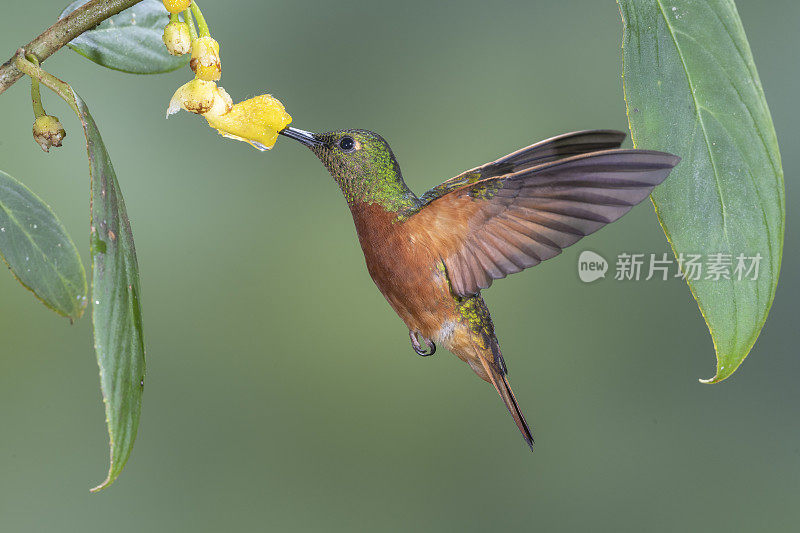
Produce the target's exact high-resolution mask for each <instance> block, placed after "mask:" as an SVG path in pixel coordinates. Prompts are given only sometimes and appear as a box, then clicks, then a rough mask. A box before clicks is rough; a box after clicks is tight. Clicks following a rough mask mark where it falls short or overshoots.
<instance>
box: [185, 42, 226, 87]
mask: <svg viewBox="0 0 800 533" xmlns="http://www.w3.org/2000/svg"><path fill="white" fill-rule="evenodd" d="M189 66H190V67H191V68H192V70H193V71H194V73H195V75H196V76H197V78H198V79H200V80H205V81H217V80H218V79H219V78H220V77H221V76H222V64H221V63H220V60H219V43H218V42H217V41H215V40H214V39H213V38H211V37H208V36H206V37H200V38H199V39H195V40H194V42H193V43H192V59H191V61H189Z"/></svg>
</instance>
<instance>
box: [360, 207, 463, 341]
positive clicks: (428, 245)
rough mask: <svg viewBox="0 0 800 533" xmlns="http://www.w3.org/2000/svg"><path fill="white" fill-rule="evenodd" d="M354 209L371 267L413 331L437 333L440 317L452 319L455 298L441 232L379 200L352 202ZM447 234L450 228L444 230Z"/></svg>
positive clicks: (441, 318)
mask: <svg viewBox="0 0 800 533" xmlns="http://www.w3.org/2000/svg"><path fill="white" fill-rule="evenodd" d="M350 208H351V211H352V213H353V221H354V222H355V226H356V231H357V232H358V238H359V241H360V242H361V249H362V250H363V251H364V258H365V260H366V263H367V270H368V271H369V274H370V276H372V279H373V281H374V282H375V284H376V285H377V286H378V289H380V291H381V293H383V295H384V296H385V297H386V299H387V300H388V301H389V304H390V305H391V306H392V308H393V309H394V310H395V311H396V312H397V314H398V315H399V316H400V318H402V319H403V321H404V322H405V323H406V325H407V326H408V327H409V329H411V330H416V331H419V332H420V333H422V334H423V335H425V336H427V337H433V336H434V335H435V333H436V332H437V331H438V330H439V328H440V327H441V324H442V321H444V320H447V319H451V318H453V317H452V315H453V314H454V313H455V300H454V299H453V297H452V295H451V294H450V291H449V288H448V286H447V281H446V277H445V273H444V271H443V270H442V268H441V260H442V255H441V253H440V252H441V251H442V250H441V247H442V246H441V244H440V242H439V236H438V235H437V232H438V231H441V230H442V229H443V228H438V227H430V228H429V227H425V226H424V225H420V223H419V222H418V221H417V220H414V217H412V218H410V219H408V220H398V219H397V214H396V213H392V212H389V211H386V210H385V209H384V208H383V207H381V206H380V205H378V204H366V203H358V202H356V203H353V204H351V206H350ZM445 234H446V233H445Z"/></svg>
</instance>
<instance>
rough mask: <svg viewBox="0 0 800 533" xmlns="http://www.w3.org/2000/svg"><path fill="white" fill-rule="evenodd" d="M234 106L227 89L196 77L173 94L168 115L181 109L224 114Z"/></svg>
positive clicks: (201, 113)
mask: <svg viewBox="0 0 800 533" xmlns="http://www.w3.org/2000/svg"><path fill="white" fill-rule="evenodd" d="M232 106H233V101H232V100H231V97H230V96H229V95H228V93H227V92H225V89H223V88H222V87H217V84H216V83H214V82H213V81H203V80H198V79H194V80H192V81H190V82H189V83H185V84H183V85H181V86H180V87H179V88H178V90H177V91H175V94H173V95H172V99H171V100H170V101H169V107H167V117H169V116H170V115H172V114H173V113H177V112H178V111H179V110H180V109H185V110H186V111H189V112H190V113H197V114H198V115H205V114H206V113H213V114H214V115H222V114H225V113H227V112H228V111H230V109H231V107H232Z"/></svg>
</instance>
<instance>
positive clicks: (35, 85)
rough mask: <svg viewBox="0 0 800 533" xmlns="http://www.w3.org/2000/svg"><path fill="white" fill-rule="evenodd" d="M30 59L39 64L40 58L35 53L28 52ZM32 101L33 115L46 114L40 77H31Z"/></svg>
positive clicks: (37, 116)
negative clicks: (40, 89)
mask: <svg viewBox="0 0 800 533" xmlns="http://www.w3.org/2000/svg"><path fill="white" fill-rule="evenodd" d="M28 61H30V62H31V63H33V64H34V65H36V66H39V60H38V59H36V56H35V55H33V54H28ZM31 103H32V104H33V116H35V117H36V118H39V117H41V116H44V115H46V114H47V113H45V112H44V106H43V105H42V94H41V92H40V91H39V79H38V78H33V77H31Z"/></svg>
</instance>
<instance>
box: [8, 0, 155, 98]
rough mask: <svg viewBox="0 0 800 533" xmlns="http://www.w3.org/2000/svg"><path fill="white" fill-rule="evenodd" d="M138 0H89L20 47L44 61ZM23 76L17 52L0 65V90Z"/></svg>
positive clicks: (138, 0) (139, 0)
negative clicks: (18, 63)
mask: <svg viewBox="0 0 800 533" xmlns="http://www.w3.org/2000/svg"><path fill="white" fill-rule="evenodd" d="M141 1H142V0H90V1H89V2H87V3H86V4H84V5H82V6H81V7H79V8H78V9H76V10H75V11H73V12H72V13H70V14H69V15H67V16H66V17H64V18H63V19H61V20H59V21H57V22H56V23H55V24H53V25H52V26H50V27H49V28H47V29H46V30H45V31H44V32H42V33H41V34H40V35H39V36H38V37H36V38H35V39H34V40H32V41H31V42H29V43H28V44H26V45H25V46H23V48H24V49H25V50H26V51H27V52H28V53H29V54H33V55H35V56H36V57H37V58H38V60H39V61H44V60H45V59H47V58H48V57H50V56H51V55H53V54H54V53H55V52H56V51H58V50H59V49H60V48H61V47H63V46H64V45H66V44H67V43H68V42H70V41H71V40H72V39H74V38H75V37H77V36H78V35H80V34H81V33H83V32H85V31H86V30H89V29H91V28H94V27H95V26H97V25H98V24H100V23H101V22H102V21H104V20H105V19H107V18H109V17H112V16H114V15H116V14H117V13H119V12H120V11H124V10H125V9H128V8H129V7H131V6H132V5H134V4H138V3H139V2H141ZM22 75H23V71H22V70H20V68H19V66H18V65H17V58H16V55H14V56H12V57H11V58H9V59H8V61H6V62H5V63H3V64H2V65H0V93H2V92H3V91H5V90H6V89H8V88H9V87H11V86H12V85H14V84H15V83H16V82H17V81H19V79H20V78H21V77H22Z"/></svg>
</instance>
